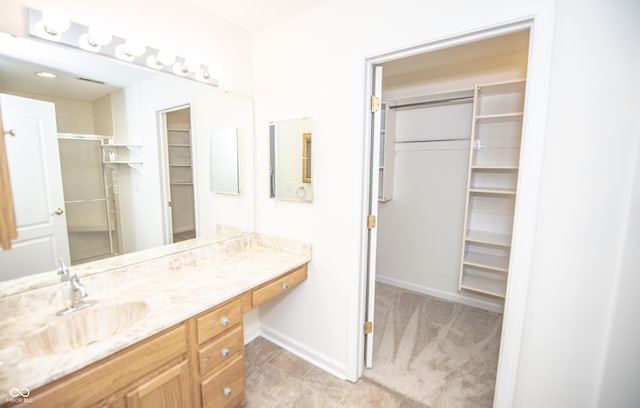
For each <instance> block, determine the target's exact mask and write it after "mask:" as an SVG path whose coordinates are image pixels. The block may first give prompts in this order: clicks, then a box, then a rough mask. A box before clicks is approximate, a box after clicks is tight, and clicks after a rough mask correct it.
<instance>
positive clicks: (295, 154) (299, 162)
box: [269, 118, 313, 202]
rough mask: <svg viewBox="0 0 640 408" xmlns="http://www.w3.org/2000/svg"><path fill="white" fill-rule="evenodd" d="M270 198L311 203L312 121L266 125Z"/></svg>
mask: <svg viewBox="0 0 640 408" xmlns="http://www.w3.org/2000/svg"><path fill="white" fill-rule="evenodd" d="M269 138H270V143H269V144H270V166H271V168H270V171H269V173H270V177H271V197H275V198H276V199H278V200H285V201H302V202H311V201H313V188H312V186H313V183H312V180H313V176H312V173H311V169H312V162H313V161H312V148H311V146H312V132H311V118H300V119H290V120H280V121H277V122H272V123H270V124H269Z"/></svg>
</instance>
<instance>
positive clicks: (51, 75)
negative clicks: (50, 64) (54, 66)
mask: <svg viewBox="0 0 640 408" xmlns="http://www.w3.org/2000/svg"><path fill="white" fill-rule="evenodd" d="M35 74H36V76H38V77H40V78H46V79H56V78H57V77H58V76H57V75H56V74H54V73H53V72H46V71H38V72H36V73H35Z"/></svg>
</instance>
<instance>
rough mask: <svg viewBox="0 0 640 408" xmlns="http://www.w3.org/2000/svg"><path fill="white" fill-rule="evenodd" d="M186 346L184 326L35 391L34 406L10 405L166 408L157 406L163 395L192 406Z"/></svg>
mask: <svg viewBox="0 0 640 408" xmlns="http://www.w3.org/2000/svg"><path fill="white" fill-rule="evenodd" d="M186 347H187V331H186V326H185V324H184V323H182V324H179V325H176V326H174V327H172V328H170V329H167V330H165V331H163V332H161V333H158V334H156V335H154V336H152V337H150V338H148V339H146V340H143V341H142V342H140V343H138V344H135V345H133V346H131V347H128V348H126V349H124V350H122V351H120V352H118V353H116V354H114V355H112V356H109V357H107V358H105V359H103V360H100V361H98V362H96V363H93V364H91V365H89V366H88V367H85V368H83V369H81V370H79V371H76V372H75V373H73V374H70V375H68V376H66V377H63V378H61V379H59V380H56V381H53V382H51V383H49V384H47V385H45V386H43V387H41V388H38V389H36V390H33V391H32V392H31V395H30V396H29V398H30V400H29V401H28V402H24V403H22V404H11V403H7V404H5V405H6V406H16V405H18V406H24V407H29V408H40V407H42V408H51V407H66V408H76V407H77V408H86V407H110V408H115V407H127V408H128V407H162V406H163V405H157V404H153V405H152V404H151V401H153V402H155V401H156V399H157V398H158V394H160V393H162V394H167V395H169V394H170V395H177V397H176V398H179V405H178V406H180V404H184V405H182V406H190V405H189V404H190V403H191V395H190V394H191V393H190V392H188V391H189V388H188V385H189V383H188V381H189V371H188V369H185V368H184V367H188V361H187V360H186V351H187V349H186ZM175 368H179V370H178V371H176V370H175ZM168 372H169V373H171V374H170V375H171V377H172V378H170V379H169V378H168V375H167V374H166V373H168ZM129 395H131V398H129ZM136 404H137V405H136ZM164 406H168V405H164Z"/></svg>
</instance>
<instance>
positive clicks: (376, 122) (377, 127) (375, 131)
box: [364, 66, 382, 368]
mask: <svg viewBox="0 0 640 408" xmlns="http://www.w3.org/2000/svg"><path fill="white" fill-rule="evenodd" d="M375 98H378V99H377V103H376V102H374V99H375ZM380 98H382V67H381V66H376V67H374V71H373V97H372V98H371V100H372V101H371V105H372V109H371V111H372V112H371V163H370V164H371V167H370V168H371V173H370V185H369V194H370V195H369V217H375V218H374V219H376V220H377V218H378V192H379V189H380V185H379V182H380V172H379V171H378V169H379V168H380V134H381V130H382V107H381V104H380V102H381V99H380ZM376 104H377V109H376V108H374V105H376ZM368 231H369V240H368V241H369V244H368V247H369V251H368V252H369V256H368V259H367V263H368V265H367V299H366V302H367V306H366V316H365V319H366V321H367V322H369V323H370V324H371V327H372V328H373V330H375V325H374V324H373V323H374V321H373V317H374V307H375V300H376V254H377V252H376V249H377V243H378V233H377V228H376V227H373V228H369V229H368ZM364 362H365V367H367V368H371V367H372V366H373V331H372V332H371V333H370V334H367V335H365V357H364Z"/></svg>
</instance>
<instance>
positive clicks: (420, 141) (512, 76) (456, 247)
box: [363, 24, 530, 407]
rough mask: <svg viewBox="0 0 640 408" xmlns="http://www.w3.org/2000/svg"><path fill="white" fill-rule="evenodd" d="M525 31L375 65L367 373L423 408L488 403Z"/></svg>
mask: <svg viewBox="0 0 640 408" xmlns="http://www.w3.org/2000/svg"><path fill="white" fill-rule="evenodd" d="M529 28H530V27H529V26H528V25H526V24H523V25H521V26H513V27H510V28H507V29H503V30H501V31H500V32H495V33H494V34H488V33H484V34H483V35H482V36H481V38H480V39H478V38H474V39H473V40H469V39H467V40H460V41H457V44H455V45H452V46H448V47H437V48H436V49H434V50H430V51H428V52H424V53H422V54H415V53H414V54H413V55H410V56H402V57H399V56H397V57H396V58H392V57H389V58H388V59H387V60H385V61H383V62H380V63H378V64H373V65H375V67H374V68H373V69H372V70H373V72H374V74H375V75H374V78H373V79H374V81H373V86H372V87H373V89H374V94H375V95H376V96H377V97H378V98H379V100H378V99H377V98H372V119H371V127H372V140H371V156H370V157H371V162H370V165H371V169H372V171H371V175H370V184H369V185H370V194H371V199H370V202H369V214H370V217H369V218H370V222H369V226H370V228H369V247H368V249H367V253H368V254H369V258H368V273H369V276H368V279H367V282H368V288H367V291H366V294H367V299H366V303H367V306H366V309H367V311H366V318H365V321H366V322H367V324H365V333H366V332H367V328H368V327H371V326H373V333H372V334H370V335H366V339H365V366H366V367H367V369H365V370H364V372H363V375H364V376H365V377H366V378H368V379H370V380H372V381H375V382H378V383H380V384H382V385H384V386H386V387H388V388H390V389H392V390H394V391H397V392H399V393H401V394H403V395H405V396H407V397H409V398H411V399H413V400H415V401H417V402H420V403H424V404H427V405H429V406H473V407H483V406H486V407H491V406H492V405H493V397H494V388H495V383H496V372H497V367H498V357H499V353H500V348H501V344H500V341H501V335H502V311H503V308H504V302H505V298H506V295H507V281H508V278H509V276H510V274H511V273H513V271H512V270H511V268H510V261H511V259H510V257H511V255H512V254H511V245H512V241H513V237H514V236H515V235H516V234H515V231H514V230H513V226H514V221H515V219H516V212H517V205H516V203H517V200H518V190H519V188H520V180H521V177H520V175H519V163H520V160H521V157H522V156H523V154H524V153H523V151H522V149H521V145H522V144H521V140H522V132H523V123H524V110H525V108H524V101H525V89H526V88H527V81H526V80H527V69H528V66H529V48H530V47H529V40H530V39H529V35H530V29H529ZM405 55H406V54H405ZM378 103H379V105H380V108H379V109H377V105H378ZM376 130H378V131H376ZM378 132H379V133H378ZM373 169H375V170H373ZM374 217H375V218H374ZM372 218H373V219H374V220H375V222H371V219H372ZM369 322H371V325H370V324H369Z"/></svg>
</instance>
